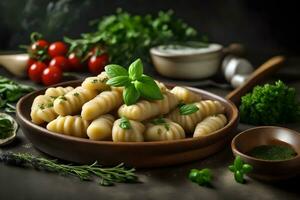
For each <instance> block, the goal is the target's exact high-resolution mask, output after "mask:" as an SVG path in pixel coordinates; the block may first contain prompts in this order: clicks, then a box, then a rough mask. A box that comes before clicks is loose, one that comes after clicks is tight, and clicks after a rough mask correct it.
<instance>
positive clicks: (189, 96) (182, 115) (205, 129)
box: [30, 72, 227, 142]
mask: <svg viewBox="0 0 300 200" xmlns="http://www.w3.org/2000/svg"><path fill="white" fill-rule="evenodd" d="M108 79H109V77H108V76H107V74H106V73H105V72H102V73H101V74H99V75H98V76H93V77H87V78H86V79H85V80H84V81H83V82H82V83H81V86H79V87H76V88H75V89H74V88H73V87H71V86H69V87H50V88H48V89H47V90H46V91H45V94H44V95H39V96H37V97H36V98H35V99H34V101H33V103H32V106H31V113H30V116H31V120H32V122H33V123H35V124H39V125H40V124H45V125H46V128H47V129H48V130H49V131H52V132H56V133H60V134H64V135H69V136H74V137H80V138H88V139H90V140H97V141H103V140H105V141H113V142H144V141H146V142H147V141H171V140H179V139H183V138H186V137H188V136H189V137H191V136H193V137H200V138H201V137H205V136H207V135H209V134H212V133H213V132H215V131H216V130H219V129H221V128H222V127H224V126H225V125H226V124H227V118H226V116H225V115H224V113H225V108H224V106H223V105H222V104H221V102H219V101H213V100H201V96H199V95H198V94H196V93H194V92H193V91H191V90H189V89H188V88H185V87H179V86H176V87H174V88H173V89H172V90H169V89H168V88H167V87H166V86H165V85H164V84H163V83H161V82H159V81H155V83H156V85H157V86H158V88H159V89H160V92H161V94H162V96H163V98H162V99H161V100H152V101H150V100H146V99H143V98H141V99H140V100H139V101H137V102H136V103H135V104H132V105H125V104H124V102H123V98H124V97H123V93H124V91H125V90H124V88H126V86H122V87H116V86H117V85H118V84H116V85H114V84H112V85H114V86H110V85H107V84H106V82H107V80H108ZM130 83H131V84H132V83H133V84H135V83H134V82H133V81H131V82H130ZM110 84H111V83H110ZM128 84H129V83H128ZM120 85H121V84H120ZM150 89H151V88H150ZM153 90H154V89H153ZM126 91H127V90H126ZM136 91H137V92H136V93H133V94H136V95H138V96H139V92H140V91H139V90H136ZM155 91H156V92H158V90H157V88H156V87H155ZM127 92H128V91H127ZM126 95H128V94H127V93H126V94H125V96H126ZM126 97H128V96H126ZM186 104H188V105H186ZM189 104H191V105H189ZM116 119H117V120H116ZM192 134H193V135H192Z"/></svg>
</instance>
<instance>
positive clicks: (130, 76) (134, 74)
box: [105, 59, 163, 105]
mask: <svg viewBox="0 0 300 200" xmlns="http://www.w3.org/2000/svg"><path fill="white" fill-rule="evenodd" d="M143 71H144V70H143V63H142V61H141V59H137V60H136V61H134V62H133V63H131V64H130V66H129V68H128V71H127V70H126V69H125V68H124V67H121V66H119V65H107V66H106V67H105V72H106V73H107V75H108V77H109V80H108V81H107V82H106V83H107V84H108V85H111V86H114V87H122V86H123V87H125V89H124V92H123V100H124V102H125V104H126V105H132V104H134V103H136V102H137V101H138V100H139V98H140V97H143V98H144V99H147V100H160V99H163V95H162V94H161V91H160V89H159V87H158V86H157V84H156V83H155V81H154V80H153V78H151V77H150V76H147V75H144V74H143Z"/></svg>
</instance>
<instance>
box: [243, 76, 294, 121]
mask: <svg viewBox="0 0 300 200" xmlns="http://www.w3.org/2000/svg"><path fill="white" fill-rule="evenodd" d="M240 114H241V121H242V122H244V123H249V124H253V125H272V124H278V123H286V122H295V121H297V120H299V118H300V103H299V102H298V101H297V99H296V91H295V89H294V88H290V87H288V86H287V85H285V84H284V83H283V82H282V81H280V80H279V81H277V82H276V83H275V84H274V85H271V84H265V85H264V86H256V87H255V88H254V89H253V91H252V92H251V93H248V94H246V95H245V96H243V97H242V102H241V105H240Z"/></svg>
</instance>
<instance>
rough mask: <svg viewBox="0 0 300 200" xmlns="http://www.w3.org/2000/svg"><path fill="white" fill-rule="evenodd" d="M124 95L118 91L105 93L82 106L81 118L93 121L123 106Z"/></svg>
mask: <svg viewBox="0 0 300 200" xmlns="http://www.w3.org/2000/svg"><path fill="white" fill-rule="evenodd" d="M122 102H123V101H122V95H121V93H120V92H118V91H114V90H113V91H104V92H102V93H100V94H99V95H98V96H96V97H95V98H93V99H92V100H90V101H88V102H87V103H85V104H84V105H83V106H82V111H81V116H82V118H83V119H85V120H93V119H96V118H97V117H99V116H100V115H103V114H106V113H108V112H110V111H112V110H114V109H115V108H117V107H119V106H120V105H121V104H122Z"/></svg>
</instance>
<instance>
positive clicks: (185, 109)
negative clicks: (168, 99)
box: [179, 104, 199, 115]
mask: <svg viewBox="0 0 300 200" xmlns="http://www.w3.org/2000/svg"><path fill="white" fill-rule="evenodd" d="M198 110H199V108H198V107H197V106H196V105H195V104H183V105H181V106H180V107H179V113H180V114H181V115H190V114H193V113H195V112H197V111H198Z"/></svg>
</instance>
